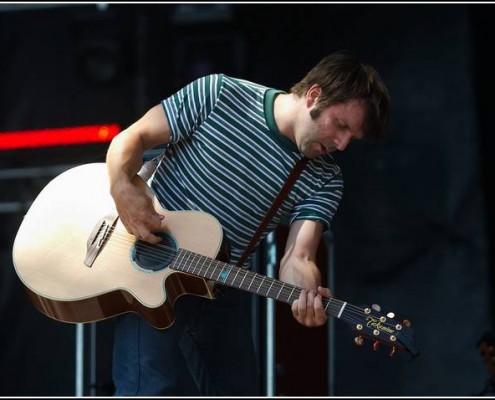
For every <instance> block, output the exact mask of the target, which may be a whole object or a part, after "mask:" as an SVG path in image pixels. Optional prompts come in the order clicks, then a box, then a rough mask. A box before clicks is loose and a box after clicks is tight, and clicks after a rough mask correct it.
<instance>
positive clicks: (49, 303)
mask: <svg viewBox="0 0 495 400" xmlns="http://www.w3.org/2000/svg"><path fill="white" fill-rule="evenodd" d="M141 182H142V184H143V185H144V186H145V187H146V188H148V187H147V185H146V183H145V182H144V181H141ZM148 189H149V188H148ZM109 192H110V189H109V182H108V176H107V170H106V166H105V164H104V163H93V164H84V165H81V166H78V167H75V168H72V169H70V170H68V171H66V172H64V173H62V174H60V175H58V176H57V177H56V178H54V179H53V180H52V181H51V182H50V183H48V185H47V186H46V187H45V188H44V189H43V190H42V191H41V192H40V194H39V195H38V196H37V198H36V199H35V201H34V202H33V204H32V205H31V207H30V209H29V210H28V212H27V213H26V215H25V217H24V219H23V221H22V223H21V226H20V227H19V230H18V232H17V235H16V238H15V241H14V246H13V261H14V266H15V269H16V273H17V275H18V276H19V278H20V280H21V281H22V283H23V284H24V286H25V287H26V289H27V292H28V294H29V297H30V299H31V301H32V302H33V304H34V305H35V307H36V308H37V309H39V310H40V311H41V312H42V313H44V314H46V315H48V316H49V317H52V318H54V319H56V320H59V321H62V322H70V323H82V322H92V321H98V320H102V319H106V318H109V317H113V316H116V315H119V314H122V313H126V312H136V313H138V314H140V315H141V316H143V317H144V318H145V319H146V320H147V321H148V322H149V323H150V324H151V325H152V326H154V327H156V328H159V329H164V328H167V327H168V326H170V325H171V324H172V323H173V321H174V313H173V305H174V303H175V301H176V299H177V298H178V297H180V296H181V295H184V294H191V295H197V296H203V297H206V298H214V294H213V283H212V282H211V281H209V280H208V279H205V278H202V277H198V276H193V275H190V274H187V273H184V272H181V271H176V270H173V269H172V268H169V267H168V266H167V265H166V259H165V260H164V259H163V257H161V258H160V260H158V259H157V260H156V265H152V266H151V267H152V268H148V267H149V265H148V264H149V258H148V262H147V263H146V262H145V263H144V264H147V265H145V266H143V265H142V264H141V262H140V260H141V259H140V258H139V255H140V254H141V253H142V252H144V251H148V250H149V253H150V254H152V255H153V254H155V253H156V252H154V248H153V246H160V244H159V245H149V244H146V243H145V242H140V241H137V240H136V238H135V237H134V236H132V235H130V234H128V233H127V231H126V230H125V228H124V226H123V225H122V223H121V222H120V219H118V218H117V219H116V222H115V224H114V226H113V227H112V228H111V229H109V230H108V234H107V235H105V236H104V239H105V240H104V241H103V240H102V243H103V244H102V246H101V249H99V251H98V254H97V256H96V258H94V260H93V262H92V263H91V265H90V266H88V265H86V264H87V263H85V260H86V258H87V254H88V238H89V237H90V236H91V235H92V234H94V233H95V231H98V228H97V227H98V223H99V221H100V220H101V219H102V218H103V217H105V216H107V215H112V214H114V215H115V216H116V214H115V207H114V203H113V199H112V197H111V196H110V194H109ZM149 194H150V196H151V197H152V199H153V203H154V207H155V210H156V211H157V212H159V213H161V214H163V215H165V218H164V219H163V221H162V233H163V235H164V237H165V238H166V239H167V241H166V243H167V244H166V245H167V248H169V247H170V249H171V251H172V252H173V251H174V249H176V248H182V249H187V250H191V251H193V252H195V253H198V254H200V255H203V256H206V257H211V258H215V257H217V255H218V253H219V251H220V248H221V245H222V240H223V232H222V227H221V225H220V224H219V222H218V221H217V220H216V219H215V218H214V217H213V216H211V215H210V214H207V213H202V212H199V211H168V210H165V209H164V208H162V207H161V206H160V204H159V202H158V200H157V199H156V197H154V196H153V194H152V193H151V191H149ZM95 227H96V228H95ZM138 243H140V245H139V244H138ZM156 254H160V253H156ZM152 264H155V260H153V261H152Z"/></svg>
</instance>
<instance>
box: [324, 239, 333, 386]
mask: <svg viewBox="0 0 495 400" xmlns="http://www.w3.org/2000/svg"><path fill="white" fill-rule="evenodd" d="M324 238H325V244H326V246H325V247H326V250H327V274H328V278H327V280H328V288H329V289H330V290H331V291H332V295H333V292H334V289H335V271H334V247H333V236H332V233H331V232H330V231H327V232H326V233H325V234H324ZM327 337H328V354H327V355H328V358H327V366H328V367H327V368H328V395H329V396H334V395H335V319H334V318H332V317H330V318H329V319H328V323H327Z"/></svg>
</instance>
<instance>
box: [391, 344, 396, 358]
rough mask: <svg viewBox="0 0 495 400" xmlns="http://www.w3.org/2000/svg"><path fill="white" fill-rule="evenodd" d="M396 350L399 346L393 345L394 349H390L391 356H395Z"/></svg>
mask: <svg viewBox="0 0 495 400" xmlns="http://www.w3.org/2000/svg"><path fill="white" fill-rule="evenodd" d="M396 351H397V348H396V347H395V346H393V347H392V349H391V350H390V357H394V356H395V353H396Z"/></svg>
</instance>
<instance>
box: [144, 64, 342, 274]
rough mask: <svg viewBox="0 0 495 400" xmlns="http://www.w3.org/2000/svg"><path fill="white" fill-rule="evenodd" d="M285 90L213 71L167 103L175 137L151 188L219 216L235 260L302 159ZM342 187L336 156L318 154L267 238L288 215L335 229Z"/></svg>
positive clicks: (168, 199)
mask: <svg viewBox="0 0 495 400" xmlns="http://www.w3.org/2000/svg"><path fill="white" fill-rule="evenodd" d="M279 93H282V91H280V90H275V89H272V88H268V87H265V86H262V85H259V84H256V83H253V82H249V81H246V80H243V79H237V78H233V77H229V76H227V75H224V74H212V75H208V76H205V77H202V78H199V79H197V80H195V81H193V82H191V83H189V84H188V85H186V86H185V87H183V88H182V89H180V90H179V91H178V92H176V93H175V94H173V95H172V96H170V97H168V98H166V99H164V100H163V101H162V105H163V108H164V111H165V114H166V117H167V120H168V123H169V125H170V128H171V140H170V143H169V144H168V145H167V147H166V149H165V157H164V158H163V159H162V161H161V163H160V164H159V165H158V167H157V170H156V173H155V175H154V177H153V180H152V182H151V186H152V188H153V190H154V191H155V193H156V195H157V197H158V199H159V201H160V202H161V204H162V205H163V207H165V208H166V209H168V210H186V209H188V210H199V211H203V212H207V213H209V214H212V215H213V216H215V217H216V218H217V219H218V220H219V222H220V223H221V225H222V226H223V229H224V234H225V235H226V238H227V239H228V241H229V244H230V248H231V263H232V264H235V263H236V262H237V261H238V260H239V259H240V257H241V255H242V253H243V251H244V250H245V248H246V247H247V245H248V244H249V242H250V240H251V238H252V236H253V235H254V233H255V231H256V229H257V227H258V226H259V224H260V223H261V221H262V220H263V217H264V216H265V214H266V213H267V211H268V210H269V208H270V206H271V204H272V203H273V200H274V199H275V197H276V196H277V194H278V192H279V190H280V189H281V187H282V186H283V184H284V183H285V181H286V180H287V178H288V176H289V174H290V172H291V171H292V168H293V167H294V164H295V163H296V162H297V160H299V159H300V158H302V154H301V153H300V152H299V151H298V149H297V147H296V145H295V144H294V143H292V142H291V141H290V140H289V139H287V138H286V137H285V136H283V135H282V134H281V133H280V131H279V130H278V128H277V126H276V124H275V119H274V114H273V104H274V99H275V96H276V95H277V94H279ZM342 189H343V180H342V175H341V171H340V168H339V167H338V166H337V164H336V163H335V161H334V159H333V158H332V156H331V155H329V154H328V155H324V156H320V157H317V158H313V159H311V160H310V161H309V162H308V163H307V164H306V167H305V169H304V171H303V172H302V174H301V175H300V177H299V178H298V180H297V181H296V182H295V184H294V186H293V188H292V190H291V192H290V193H289V194H288V196H287V198H286V199H285V200H284V201H283V203H282V205H281V206H280V208H279V210H278V211H277V213H276V215H275V216H274V217H273V219H272V221H270V223H269V224H268V226H267V228H266V229H265V231H264V232H263V234H262V236H261V238H260V241H261V240H263V238H264V237H265V236H266V235H267V234H268V233H269V232H271V231H272V230H274V229H275V227H276V225H277V224H279V223H280V222H282V221H287V222H288V223H292V222H293V221H296V220H302V219H310V220H317V221H321V222H323V223H324V225H325V229H327V228H328V227H329V226H330V222H331V219H332V217H333V215H334V213H335V211H336V209H337V206H338V204H339V201H340V199H341V196H342ZM206 234H207V233H206ZM248 261H249V260H248ZM248 261H246V263H245V265H244V267H247V266H248V265H249V264H248Z"/></svg>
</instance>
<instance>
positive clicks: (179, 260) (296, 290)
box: [169, 249, 347, 318]
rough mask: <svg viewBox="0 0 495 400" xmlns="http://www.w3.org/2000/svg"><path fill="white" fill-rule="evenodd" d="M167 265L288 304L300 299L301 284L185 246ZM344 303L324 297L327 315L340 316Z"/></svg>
mask: <svg viewBox="0 0 495 400" xmlns="http://www.w3.org/2000/svg"><path fill="white" fill-rule="evenodd" d="M169 266H170V267H171V268H173V269H175V270H178V271H182V272H187V273H189V274H192V275H196V276H200V277H202V278H206V279H209V280H212V281H214V282H218V283H221V284H223V285H225V286H229V287H233V288H236V289H240V290H244V291H246V292H250V293H254V294H257V295H260V296H263V297H268V298H272V299H275V300H278V301H281V302H284V303H287V304H292V302H293V301H294V300H296V299H297V298H299V295H300V294H301V290H302V289H301V288H300V287H297V286H294V285H291V284H289V283H285V282H282V281H280V280H277V279H274V278H270V277H268V276H265V275H262V274H259V273H257V272H253V271H250V270H248V269H244V268H239V267H237V266H235V265H231V264H228V263H224V262H221V261H218V260H214V259H212V258H210V257H206V256H203V255H201V254H197V253H193V252H191V251H188V250H185V249H178V250H177V255H176V257H175V258H174V259H173V260H172V262H171V263H170V265H169ZM346 304H347V303H345V302H343V301H340V300H337V299H336V298H334V297H332V298H330V299H326V298H324V299H323V306H324V308H325V311H326V312H327V314H329V315H331V316H333V317H336V318H340V317H341V315H342V312H343V311H344V308H345V306H346Z"/></svg>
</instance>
